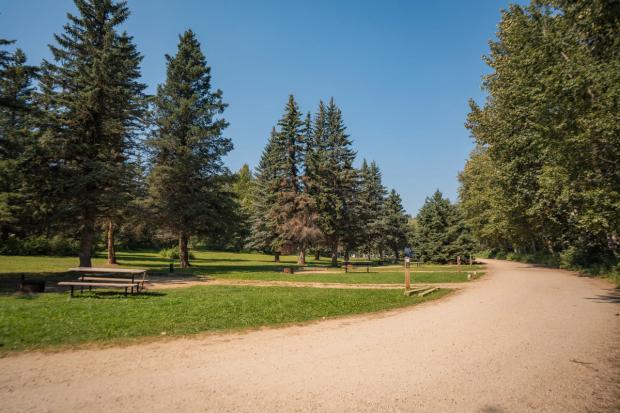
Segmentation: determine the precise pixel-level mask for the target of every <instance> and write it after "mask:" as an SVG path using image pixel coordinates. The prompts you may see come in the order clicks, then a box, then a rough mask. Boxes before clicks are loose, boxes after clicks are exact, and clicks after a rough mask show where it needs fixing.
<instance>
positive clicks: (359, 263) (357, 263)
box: [343, 261, 373, 273]
mask: <svg viewBox="0 0 620 413" xmlns="http://www.w3.org/2000/svg"><path fill="white" fill-rule="evenodd" d="M343 264H344V272H345V273H346V272H349V266H351V267H355V266H357V267H366V272H370V266H371V265H373V262H372V261H345V262H344V263H343Z"/></svg>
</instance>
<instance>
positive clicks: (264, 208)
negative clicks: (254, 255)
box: [247, 128, 281, 262]
mask: <svg viewBox="0 0 620 413" xmlns="http://www.w3.org/2000/svg"><path fill="white" fill-rule="evenodd" d="M280 155H281V153H280V151H279V147H278V133H277V132H276V128H273V129H272V130H271V135H270V137H269V140H268V142H267V145H266V146H265V149H264V150H263V153H262V156H261V159H260V161H259V163H258V167H257V168H256V173H255V179H254V181H255V184H254V187H253V191H252V215H251V218H250V220H251V224H252V229H251V234H250V239H249V242H248V244H247V246H248V247H249V248H251V249H255V250H259V251H262V252H264V253H268V254H274V260H275V261H276V262H279V261H280V253H281V250H280V248H279V246H278V245H277V243H276V239H277V236H278V234H277V232H276V223H275V218H274V217H272V215H271V214H270V210H271V208H272V207H273V205H274V203H275V200H276V197H277V191H278V187H279V170H278V165H279V164H280V162H279V159H278V157H279V156H280Z"/></svg>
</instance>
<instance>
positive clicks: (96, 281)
mask: <svg viewBox="0 0 620 413" xmlns="http://www.w3.org/2000/svg"><path fill="white" fill-rule="evenodd" d="M68 272H76V273H79V274H80V276H79V277H78V280H77V281H61V282H59V283H58V285H66V286H69V287H71V297H73V291H74V288H75V287H80V292H82V293H83V292H84V287H88V289H89V290H90V289H92V287H108V288H123V289H124V290H125V295H127V292H128V290H130V291H131V293H132V294H133V293H134V289H135V292H136V293H139V292H140V289H143V288H144V283H145V281H147V280H146V270H141V269H136V268H108V267H76V268H69V270H68ZM106 275H127V276H131V278H118V277H107V276H106Z"/></svg>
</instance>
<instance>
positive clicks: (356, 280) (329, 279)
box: [216, 270, 467, 284]
mask: <svg viewBox="0 0 620 413" xmlns="http://www.w3.org/2000/svg"><path fill="white" fill-rule="evenodd" d="M373 271H374V270H373ZM216 278H224V279H235V280H268V281H299V282H321V283H343V284H404V283H405V275H404V272H403V271H400V272H383V271H381V272H370V273H365V272H350V273H348V274H345V273H344V272H342V273H335V274H329V273H327V274H303V273H299V274H294V275H289V274H280V273H244V272H240V273H234V274H222V275H217V276H216ZM466 281H467V272H423V273H411V282H412V283H414V284H415V283H456V282H466Z"/></svg>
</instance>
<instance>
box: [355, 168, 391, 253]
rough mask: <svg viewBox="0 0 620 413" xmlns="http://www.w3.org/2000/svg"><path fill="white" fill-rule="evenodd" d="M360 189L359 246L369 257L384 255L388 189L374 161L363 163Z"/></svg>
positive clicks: (358, 202)
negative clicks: (385, 203) (385, 204)
mask: <svg viewBox="0 0 620 413" xmlns="http://www.w3.org/2000/svg"><path fill="white" fill-rule="evenodd" d="M359 175H360V187H359V188H360V189H359V195H358V201H357V209H356V216H357V219H358V223H359V227H358V234H359V235H358V237H359V238H358V244H359V246H360V247H361V248H362V251H364V252H365V253H366V254H368V256H370V254H371V252H372V251H379V252H380V253H383V249H384V248H385V245H384V235H385V233H386V230H387V229H386V228H385V221H384V220H383V216H384V214H385V206H384V201H385V196H386V189H385V187H384V186H383V183H382V182H381V171H380V170H379V167H378V166H377V164H376V163H375V162H374V161H372V162H371V163H370V165H368V163H367V162H366V159H364V161H363V162H362V167H361V168H360V171H359Z"/></svg>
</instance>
